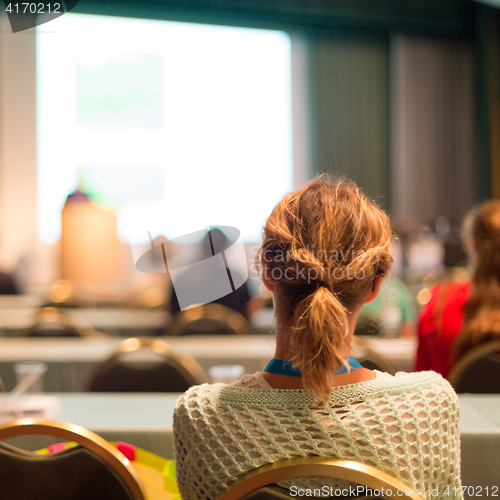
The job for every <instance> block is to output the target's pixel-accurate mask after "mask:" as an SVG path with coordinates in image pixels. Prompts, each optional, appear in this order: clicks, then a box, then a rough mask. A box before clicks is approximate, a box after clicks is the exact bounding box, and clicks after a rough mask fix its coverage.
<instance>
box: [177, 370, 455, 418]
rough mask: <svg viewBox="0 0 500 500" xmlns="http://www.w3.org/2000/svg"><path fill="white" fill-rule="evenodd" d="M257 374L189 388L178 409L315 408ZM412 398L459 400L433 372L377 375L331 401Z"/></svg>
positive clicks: (305, 397) (304, 395)
mask: <svg viewBox="0 0 500 500" xmlns="http://www.w3.org/2000/svg"><path fill="white" fill-rule="evenodd" d="M256 375H257V374H255V375H247V376H244V377H243V379H242V380H241V381H240V382H239V383H238V384H236V385H232V386H231V385H226V384H203V385H198V386H193V387H191V388H190V389H188V390H187V391H186V392H185V393H184V394H183V395H182V396H181V397H180V398H179V399H178V400H177V407H176V409H177V408H179V407H181V406H185V407H188V408H195V407H199V406H202V407H205V408H209V407H216V408H217V407H218V408H221V407H224V406H227V405H231V406H234V405H240V406H241V407H245V406H248V405H255V404H256V405H259V406H260V405H263V406H277V405H278V406H282V407H283V406H289V405H306V406H311V405H312V406H314V404H315V398H314V397H313V395H311V394H310V393H309V392H307V391H305V390H303V389H272V388H262V387H261V386H259V384H258V383H257V381H258V377H256ZM405 394H406V395H407V396H408V395H409V396H408V397H412V396H413V397H414V399H415V396H414V395H416V397H421V396H422V397H425V398H427V399H430V398H434V399H439V398H443V397H451V398H456V394H455V392H454V390H453V388H452V387H451V385H450V384H449V382H448V381H447V380H445V379H444V378H443V377H442V376H441V375H439V374H438V373H436V372H433V371H424V372H414V373H405V372H398V373H396V375H390V374H388V373H382V372H377V376H376V378H375V379H373V380H369V381H366V382H359V383H356V384H349V385H344V386H339V387H335V388H334V390H333V391H332V395H331V398H330V402H332V403H334V404H350V401H352V400H359V399H361V398H362V399H365V398H369V397H385V396H388V395H390V396H391V397H396V396H397V395H405Z"/></svg>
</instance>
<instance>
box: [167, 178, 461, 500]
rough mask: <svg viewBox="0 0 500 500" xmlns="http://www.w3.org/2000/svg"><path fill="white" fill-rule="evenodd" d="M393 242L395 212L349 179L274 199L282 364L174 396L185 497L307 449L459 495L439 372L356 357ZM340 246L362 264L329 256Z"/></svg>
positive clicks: (203, 497)
mask: <svg viewBox="0 0 500 500" xmlns="http://www.w3.org/2000/svg"><path fill="white" fill-rule="evenodd" d="M390 239H391V230H390V225H389V218H388V217H387V215H386V214H385V213H384V212H383V211H382V210H381V209H380V208H379V207H377V206H376V205H375V204H374V203H373V202H371V201H370V200H368V199H367V198H366V197H365V196H364V195H363V193H362V192H361V191H360V189H359V188H358V187H357V186H356V185H355V184H353V183H350V182H349V183H348V182H344V181H330V180H329V177H325V176H323V177H320V178H319V179H315V180H313V181H311V182H310V183H309V184H307V185H306V186H305V187H304V188H303V189H301V190H300V191H297V192H293V193H290V194H287V195H286V196H285V197H284V198H283V199H282V200H281V201H280V202H279V203H278V204H277V205H276V207H275V208H274V210H273V211H272V213H271V215H270V216H269V218H268V219H267V221H266V224H265V227H264V241H263V243H262V246H261V251H260V257H261V261H262V267H263V269H262V279H263V281H264V284H265V286H266V287H268V288H269V289H270V290H271V291H273V296H274V304H275V309H276V351H275V357H274V358H273V359H271V360H270V362H269V364H268V365H267V367H266V368H265V369H264V371H261V372H257V373H255V374H247V375H244V376H243V377H242V379H241V380H239V381H238V382H235V383H233V384H232V385H226V384H221V383H218V384H214V385H208V384H203V385H201V386H195V387H191V388H190V389H189V390H188V391H187V392H186V393H185V394H183V395H182V396H181V397H180V398H179V399H178V400H177V405H176V408H175V411H174V426H173V428H174V443H175V445H174V456H175V465H176V470H177V483H178V486H179V492H180V494H181V496H182V498H183V500H216V499H217V498H219V497H220V496H221V494H222V493H224V490H225V489H226V488H227V487H228V485H229V484H231V483H232V482H234V481H235V480H236V479H238V477H241V476H242V475H243V474H245V473H246V472H247V471H249V470H252V469H255V468H257V467H260V466H261V465H264V464H267V463H271V462H275V461H277V460H281V459H287V458H292V457H301V456H302V457H307V456H312V455H318V456H325V457H332V456H333V457H337V458H340V459H344V460H352V459H356V460H360V461H363V462H364V463H367V464H370V465H374V466H376V467H377V468H378V469H380V470H381V471H384V472H386V473H389V474H391V475H392V476H394V477H397V478H398V479H399V480H400V481H404V482H406V483H408V486H410V487H411V488H417V489H421V490H422V491H429V490H430V489H434V488H435V489H436V491H438V490H441V491H444V488H446V487H449V488H450V489H451V490H453V488H458V493H457V495H456V496H455V498H456V499H461V498H462V494H461V490H460V446H459V445H460V441H459V440H460V433H459V429H458V425H459V418H458V398H457V396H456V394H455V393H454V391H453V389H452V388H451V386H450V384H449V383H448V382H447V381H446V380H444V379H443V378H442V377H441V376H440V375H438V374H437V373H433V372H426V373H401V372H400V373H398V374H397V375H396V376H393V375H390V374H388V373H382V372H380V371H372V370H369V369H367V368H363V367H362V366H361V365H360V364H359V362H358V361H356V359H355V358H354V357H353V356H352V347H351V343H352V339H353V334H354V328H355V324H356V319H357V316H358V313H359V310H360V309H361V305H362V304H363V303H365V302H369V301H371V300H373V299H374V298H375V297H376V295H377V294H378V292H379V289H380V285H381V283H382V281H383V279H384V276H385V275H386V274H387V272H388V270H389V268H390V266H391V262H392V257H391V243H390ZM332 251H333V252H335V251H340V252H343V254H344V255H346V252H350V253H351V252H354V254H355V255H356V257H355V258H353V259H352V260H349V262H346V261H344V260H342V259H341V260H339V261H337V260H335V261H332V260H330V258H329V257H328V256H330V255H331V254H332V253H331V252H332ZM417 425H418V427H417ZM416 436H418V437H416ZM433 440H434V441H435V442H434V443H433ZM442 443H447V445H443V446H441V445H440V444H442ZM410 458H411V459H410ZM429 467H430V468H431V469H429ZM424 472H425V473H424ZM297 485H300V486H299V487H300V488H310V491H315V488H319V489H321V488H323V487H324V486H327V487H330V488H334V489H335V488H337V487H341V488H349V486H353V483H349V482H341V481H338V480H335V479H329V478H324V477H316V478H314V477H307V478H298V479H296V480H294V479H292V480H287V481H283V482H280V486H284V487H286V488H291V487H292V486H295V487H297ZM318 491H319V490H318ZM290 493H291V496H294V495H293V488H292V489H291V492H290ZM256 498H257V497H256ZM283 498H285V495H283ZM342 498H346V497H344V496H343V497H342ZM428 498H430V496H429V497H428Z"/></svg>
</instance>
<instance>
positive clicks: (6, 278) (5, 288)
mask: <svg viewBox="0 0 500 500" xmlns="http://www.w3.org/2000/svg"><path fill="white" fill-rule="evenodd" d="M18 293H19V289H18V287H17V285H16V282H15V281H14V278H13V277H12V275H10V274H6V273H2V271H0V295H17V294H18Z"/></svg>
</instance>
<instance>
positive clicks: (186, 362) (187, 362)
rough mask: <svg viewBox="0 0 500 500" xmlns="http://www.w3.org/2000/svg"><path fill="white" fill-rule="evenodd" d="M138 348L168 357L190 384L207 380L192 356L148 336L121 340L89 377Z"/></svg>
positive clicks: (197, 383) (202, 382) (198, 383)
mask: <svg viewBox="0 0 500 500" xmlns="http://www.w3.org/2000/svg"><path fill="white" fill-rule="evenodd" d="M139 349H151V350H152V351H153V352H155V353H157V354H159V355H161V356H164V357H166V358H168V360H169V362H170V363H171V365H172V366H173V367H174V368H175V369H177V370H178V371H179V372H180V373H181V374H182V376H183V377H184V378H185V379H186V380H187V381H188V382H189V383H190V384H191V385H200V384H204V383H206V382H208V378H207V376H206V374H205V372H204V371H203V368H202V367H201V366H200V365H199V364H198V362H197V361H196V360H195V359H194V358H192V357H191V356H188V355H187V354H183V353H181V352H179V351H178V350H177V349H174V348H173V347H172V346H171V345H170V344H169V343H168V342H166V341H165V340H161V339H158V338H148V337H140V338H130V339H125V340H122V341H121V342H120V343H119V344H118V346H117V349H116V351H115V352H114V353H113V354H112V355H111V356H110V357H109V358H108V359H106V360H105V361H103V362H102V363H101V364H100V365H99V366H98V367H97V368H96V370H95V371H94V373H93V375H92V377H91V379H92V380H93V379H94V377H95V376H96V375H97V374H98V373H99V372H100V371H101V370H106V369H107V368H109V367H111V366H112V365H113V364H114V363H116V362H117V361H118V360H119V358H120V356H121V355H122V354H126V353H129V352H134V351H138V350H139Z"/></svg>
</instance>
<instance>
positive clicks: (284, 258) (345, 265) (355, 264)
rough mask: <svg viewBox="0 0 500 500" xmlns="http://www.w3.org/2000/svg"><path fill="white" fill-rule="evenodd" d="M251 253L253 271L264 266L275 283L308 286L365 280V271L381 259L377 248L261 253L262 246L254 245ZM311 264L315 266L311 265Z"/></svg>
mask: <svg viewBox="0 0 500 500" xmlns="http://www.w3.org/2000/svg"><path fill="white" fill-rule="evenodd" d="M251 253H252V254H253V256H254V259H253V264H252V272H256V273H258V271H259V269H260V267H261V265H263V266H269V268H270V273H271V277H272V279H273V280H275V281H280V280H287V281H302V282H306V283H312V282H317V281H325V282H332V281H337V282H339V281H352V280H363V279H365V277H366V269H367V268H368V267H370V266H374V267H376V265H377V262H378V260H379V256H378V250H376V249H375V250H368V251H365V250H363V249H352V248H348V249H340V250H339V249H334V250H329V251H327V250H315V249H314V248H309V247H307V246H306V247H305V248H301V249H298V250H296V251H291V250H287V251H286V250H281V249H277V250H271V249H267V250H264V251H262V252H261V251H260V247H257V246H255V247H252V249H251ZM259 257H260V258H259ZM259 260H260V261H261V262H260V263H259ZM311 262H313V263H315V264H313V265H311V264H310V263H311ZM367 264H369V266H367Z"/></svg>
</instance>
